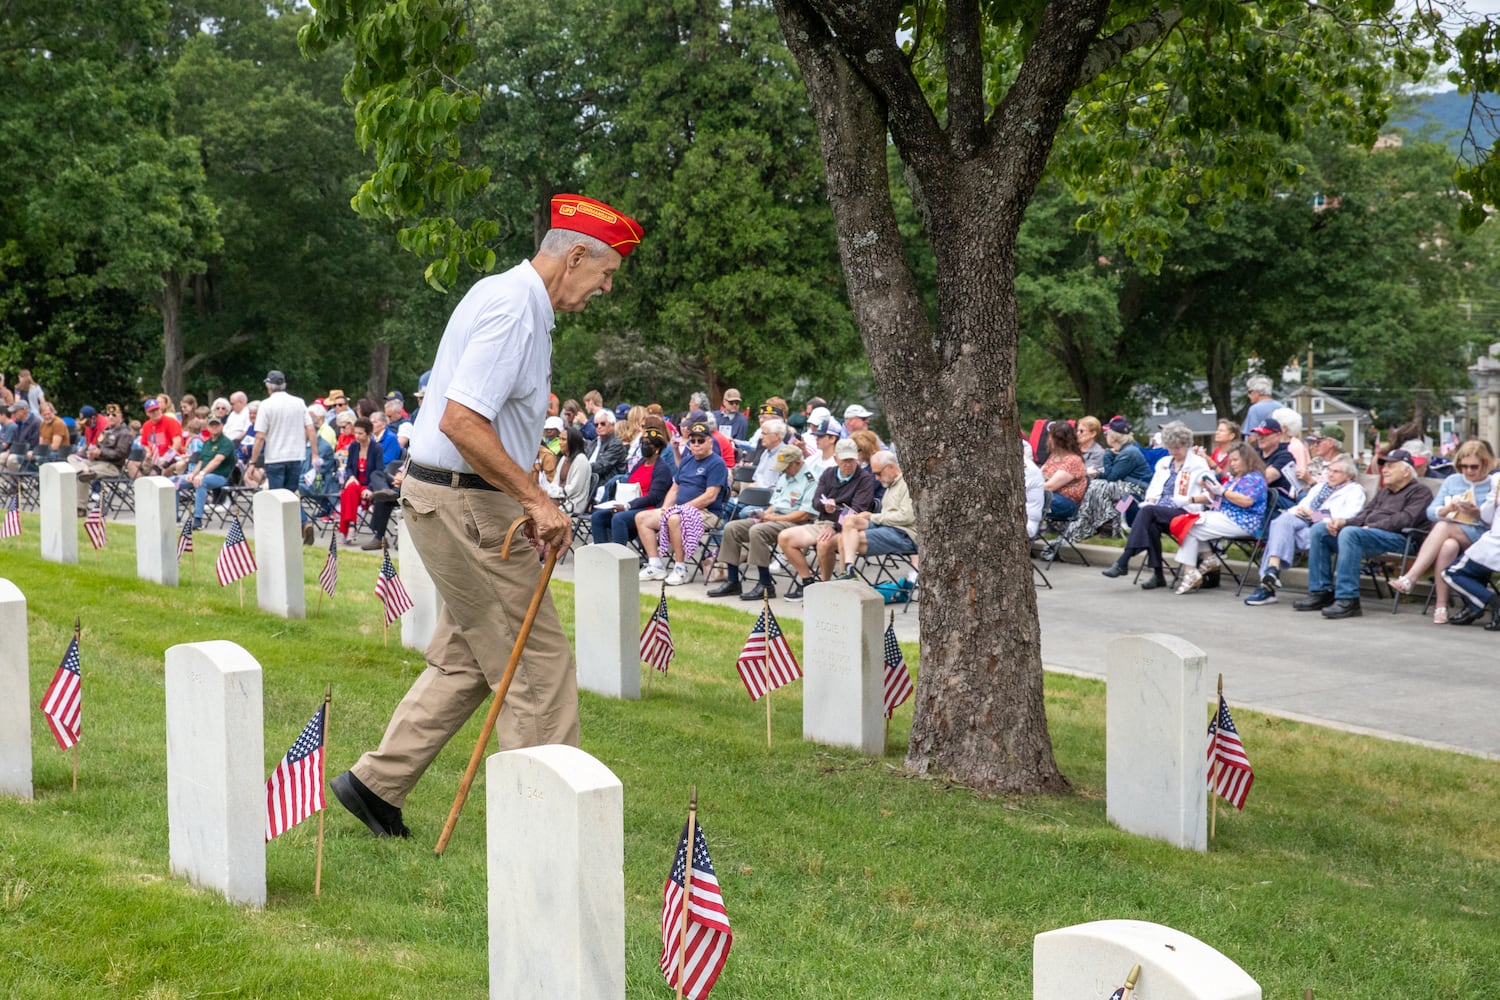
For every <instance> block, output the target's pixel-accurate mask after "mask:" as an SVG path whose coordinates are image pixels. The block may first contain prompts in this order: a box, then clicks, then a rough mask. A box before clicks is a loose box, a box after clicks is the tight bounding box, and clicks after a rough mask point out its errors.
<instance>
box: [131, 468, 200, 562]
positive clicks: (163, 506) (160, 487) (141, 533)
mask: <svg viewBox="0 0 1500 1000" xmlns="http://www.w3.org/2000/svg"><path fill="white" fill-rule="evenodd" d="M188 516H189V517H191V516H192V515H191V514H189V515H188ZM135 572H136V575H137V576H139V577H140V578H141V579H142V580H150V581H151V582H152V583H164V584H166V585H167V586H169V587H175V586H177V490H176V489H175V488H174V487H173V486H172V480H170V479H168V478H166V477H165V476H142V477H141V478H140V479H137V480H136V481H135Z"/></svg>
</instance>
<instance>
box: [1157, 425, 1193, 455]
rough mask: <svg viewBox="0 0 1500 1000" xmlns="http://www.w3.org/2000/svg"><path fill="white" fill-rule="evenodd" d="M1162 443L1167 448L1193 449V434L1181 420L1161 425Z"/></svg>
mask: <svg viewBox="0 0 1500 1000" xmlns="http://www.w3.org/2000/svg"><path fill="white" fill-rule="evenodd" d="M1161 443H1162V446H1163V447H1165V448H1188V447H1191V446H1192V444H1193V432H1192V431H1191V430H1190V429H1189V428H1188V425H1187V424H1185V423H1183V422H1182V421H1181V420H1172V421H1168V422H1167V423H1165V424H1162V425H1161Z"/></svg>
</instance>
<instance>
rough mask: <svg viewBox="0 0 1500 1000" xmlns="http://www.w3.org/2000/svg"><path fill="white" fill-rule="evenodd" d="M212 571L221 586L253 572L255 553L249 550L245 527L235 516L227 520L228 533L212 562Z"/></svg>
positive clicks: (225, 585)
mask: <svg viewBox="0 0 1500 1000" xmlns="http://www.w3.org/2000/svg"><path fill="white" fill-rule="evenodd" d="M214 572H215V573H217V574H218V576H219V586H221V587H227V586H229V585H230V584H231V583H233V582H234V581H236V580H238V579H240V578H241V577H246V576H249V575H250V574H251V573H254V572H255V555H254V553H252V552H251V551H250V543H249V542H247V541H245V529H244V527H243V526H242V525H241V524H240V519H239V518H237V517H236V518H234V519H232V520H231V521H230V522H229V534H228V535H227V536H226V537H225V538H224V548H223V549H221V550H220V551H219V558H218V560H217V561H216V562H215V563H214Z"/></svg>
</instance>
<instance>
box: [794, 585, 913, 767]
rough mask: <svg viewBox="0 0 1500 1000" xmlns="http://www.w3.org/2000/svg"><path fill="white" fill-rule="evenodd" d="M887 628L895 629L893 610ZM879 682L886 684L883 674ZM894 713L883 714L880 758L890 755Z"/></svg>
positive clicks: (886, 667)
mask: <svg viewBox="0 0 1500 1000" xmlns="http://www.w3.org/2000/svg"><path fill="white" fill-rule="evenodd" d="M888 627H889V628H895V627H896V612H895V610H894V609H892V610H891V620H890V622H889V624H888ZM804 652H805V650H804ZM883 669H885V670H890V669H891V665H890V664H889V663H887V664H885V666H884V668H883ZM880 680H881V682H882V684H884V683H886V677H885V675H884V674H881V677H880ZM882 697H883V696H882ZM894 711H895V709H891V710H890V711H887V712H886V713H885V735H883V736H882V737H881V738H880V756H882V757H884V756H885V755H886V754H888V753H890V749H891V715H892V713H894Z"/></svg>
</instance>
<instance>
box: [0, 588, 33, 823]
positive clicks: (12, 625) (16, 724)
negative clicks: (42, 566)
mask: <svg viewBox="0 0 1500 1000" xmlns="http://www.w3.org/2000/svg"><path fill="white" fill-rule="evenodd" d="M28 656H29V654H28V652H27V647H26V597H25V595H23V594H22V593H21V591H20V590H19V589H18V588H17V587H16V585H15V584H14V583H11V582H10V581H9V580H7V579H5V578H4V577H0V795H15V796H19V797H20V798H23V799H29V798H31V666H30V660H29V659H28Z"/></svg>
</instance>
